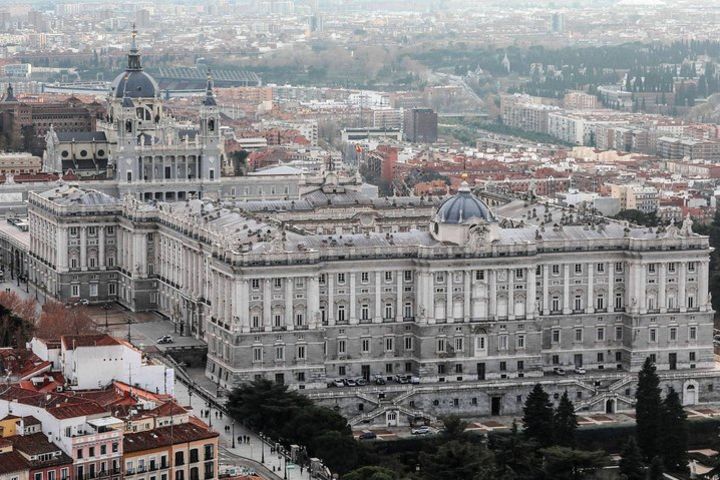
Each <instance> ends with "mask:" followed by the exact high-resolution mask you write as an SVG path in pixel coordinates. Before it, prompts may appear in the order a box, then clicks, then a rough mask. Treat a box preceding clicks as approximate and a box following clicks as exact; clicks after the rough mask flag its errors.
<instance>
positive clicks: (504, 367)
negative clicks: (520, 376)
mask: <svg viewBox="0 0 720 480" xmlns="http://www.w3.org/2000/svg"><path fill="white" fill-rule="evenodd" d="M500 371H501V372H505V371H507V362H500Z"/></svg>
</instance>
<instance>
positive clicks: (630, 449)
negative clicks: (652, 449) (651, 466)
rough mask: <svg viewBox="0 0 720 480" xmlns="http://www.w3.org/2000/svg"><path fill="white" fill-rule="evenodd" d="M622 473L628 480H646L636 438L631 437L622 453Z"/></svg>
mask: <svg viewBox="0 0 720 480" xmlns="http://www.w3.org/2000/svg"><path fill="white" fill-rule="evenodd" d="M620 473H621V474H622V475H624V476H625V478H626V480H645V467H644V466H643V462H642V453H641V452H640V449H639V448H638V445H637V442H636V441H635V437H630V439H629V440H628V442H627V443H626V444H625V446H624V447H623V449H622V452H621V453H620Z"/></svg>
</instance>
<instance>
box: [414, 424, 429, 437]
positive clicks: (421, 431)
mask: <svg viewBox="0 0 720 480" xmlns="http://www.w3.org/2000/svg"><path fill="white" fill-rule="evenodd" d="M410 433H412V434H413V435H427V434H429V433H432V430H430V427H428V426H427V425H423V426H422V427H417V428H413V429H412V430H410Z"/></svg>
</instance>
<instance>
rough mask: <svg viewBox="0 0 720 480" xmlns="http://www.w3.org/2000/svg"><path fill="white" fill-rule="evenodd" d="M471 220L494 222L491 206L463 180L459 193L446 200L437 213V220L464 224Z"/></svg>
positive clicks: (445, 222)
mask: <svg viewBox="0 0 720 480" xmlns="http://www.w3.org/2000/svg"><path fill="white" fill-rule="evenodd" d="M471 220H483V221H485V222H494V221H495V215H493V213H492V211H491V210H490V207H488V206H487V205H486V204H485V202H483V201H482V200H480V199H479V198H477V197H476V196H475V195H473V194H472V192H471V191H470V187H469V186H468V184H467V182H462V184H461V185H460V189H458V193H457V194H455V195H453V196H452V197H450V198H448V199H447V200H445V201H444V202H443V203H442V204H441V205H440V207H439V208H438V210H437V213H436V214H435V221H436V222H438V223H444V224H455V225H458V224H464V223H468V222H469V221H471Z"/></svg>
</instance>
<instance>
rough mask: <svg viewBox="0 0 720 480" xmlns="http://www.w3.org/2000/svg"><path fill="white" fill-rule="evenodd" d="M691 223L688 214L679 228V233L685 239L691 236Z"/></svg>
mask: <svg viewBox="0 0 720 480" xmlns="http://www.w3.org/2000/svg"><path fill="white" fill-rule="evenodd" d="M692 227H693V221H692V218H690V214H689V213H688V214H687V215H686V216H685V219H684V220H683V223H682V226H681V227H680V233H682V234H683V235H685V236H686V237H689V236H690V235H692V234H693V229H692Z"/></svg>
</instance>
